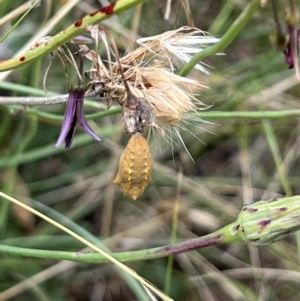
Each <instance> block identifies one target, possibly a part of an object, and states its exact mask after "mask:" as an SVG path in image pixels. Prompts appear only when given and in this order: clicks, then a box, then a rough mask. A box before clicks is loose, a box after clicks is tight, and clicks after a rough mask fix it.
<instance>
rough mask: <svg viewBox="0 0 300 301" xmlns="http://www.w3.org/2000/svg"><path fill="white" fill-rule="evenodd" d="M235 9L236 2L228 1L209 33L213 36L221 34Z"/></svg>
mask: <svg viewBox="0 0 300 301" xmlns="http://www.w3.org/2000/svg"><path fill="white" fill-rule="evenodd" d="M233 9H234V1H232V0H227V1H226V2H225V3H224V5H223V7H222V9H221V11H220V13H219V15H218V16H217V18H216V19H215V20H214V21H213V23H212V24H211V26H210V27H209V30H208V32H209V33H210V34H212V35H216V34H218V33H219V32H220V30H221V29H222V27H224V24H225V23H226V22H227V20H228V18H229V16H230V14H231V12H232V10H233Z"/></svg>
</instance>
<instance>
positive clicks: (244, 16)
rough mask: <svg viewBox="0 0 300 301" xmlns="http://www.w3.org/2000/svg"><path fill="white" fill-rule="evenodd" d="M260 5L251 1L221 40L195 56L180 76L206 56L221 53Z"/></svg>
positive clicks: (258, 0)
mask: <svg viewBox="0 0 300 301" xmlns="http://www.w3.org/2000/svg"><path fill="white" fill-rule="evenodd" d="M259 5H260V0H252V1H251V2H250V3H249V4H248V5H247V6H246V7H245V9H244V10H243V11H242V13H241V14H240V15H239V17H238V18H237V19H236V21H235V22H233V24H232V25H231V27H230V28H229V29H228V30H227V32H226V33H225V34H224V36H223V37H222V39H221V40H220V41H219V42H218V43H216V44H215V45H213V46H211V47H207V48H205V49H204V50H202V51H200V52H198V53H197V54H195V55H194V56H193V57H192V59H191V60H190V61H189V62H188V63H187V64H186V65H185V66H184V68H183V69H182V70H181V72H180V75H181V76H187V75H188V74H189V73H190V72H191V70H192V69H193V68H194V67H195V66H196V65H197V64H198V63H199V62H200V61H202V60H203V59H205V58H206V57H208V56H212V55H214V54H216V53H218V52H222V51H223V50H224V49H225V48H226V47H227V46H228V45H229V44H230V43H231V42H232V40H233V39H234V38H235V37H236V36H237V34H238V33H239V32H240V31H241V30H242V29H243V28H244V26H245V25H246V24H247V23H248V21H249V20H250V19H251V18H252V17H253V15H254V13H255V12H256V11H257V9H258V8H259Z"/></svg>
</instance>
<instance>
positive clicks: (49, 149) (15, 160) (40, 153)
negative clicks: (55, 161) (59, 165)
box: [0, 128, 111, 168]
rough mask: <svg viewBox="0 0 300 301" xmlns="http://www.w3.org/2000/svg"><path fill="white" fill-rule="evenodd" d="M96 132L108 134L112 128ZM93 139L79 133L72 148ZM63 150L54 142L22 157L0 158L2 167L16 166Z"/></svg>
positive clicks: (103, 134) (101, 134)
mask: <svg viewBox="0 0 300 301" xmlns="http://www.w3.org/2000/svg"><path fill="white" fill-rule="evenodd" d="M95 132H96V134H98V135H100V136H106V135H109V134H111V128H105V129H101V130H98V131H95ZM93 141H94V140H93V138H92V137H90V136H89V135H87V134H86V133H83V134H80V135H77V136H76V137H75V138H74V142H73V144H72V149H74V148H77V147H80V146H84V145H87V144H90V143H91V142H93ZM62 152H65V149H64V148H54V147H53V144H50V145H46V146H43V147H40V148H37V149H34V150H32V151H28V152H24V153H23V154H22V156H21V157H20V156H14V157H11V156H7V157H2V158H0V168H3V167H9V166H14V165H16V164H18V165H19V164H23V163H27V162H31V161H32V160H34V161H36V160H40V159H43V158H49V156H51V155H54V154H59V153H62Z"/></svg>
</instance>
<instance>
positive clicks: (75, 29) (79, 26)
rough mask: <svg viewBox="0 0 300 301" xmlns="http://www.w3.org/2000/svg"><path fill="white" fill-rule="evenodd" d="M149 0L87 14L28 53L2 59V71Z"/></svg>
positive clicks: (123, 1) (124, 1)
mask: <svg viewBox="0 0 300 301" xmlns="http://www.w3.org/2000/svg"><path fill="white" fill-rule="evenodd" d="M148 1H149V0H119V1H116V2H114V3H112V4H110V5H109V6H107V7H105V8H101V9H99V10H98V11H96V12H94V13H92V14H89V15H87V16H85V17H84V18H82V19H79V20H77V21H76V22H74V24H72V25H71V26H69V27H68V28H66V29H65V30H63V31H61V32H60V33H58V34H57V35H56V36H54V37H53V38H51V39H50V40H48V41H47V42H45V43H42V44H41V45H37V47H35V48H33V49H30V50H28V51H27V52H26V53H24V54H22V55H20V56H18V57H15V58H12V59H9V60H5V61H0V71H6V70H12V69H16V68H19V67H22V66H24V64H28V63H30V62H32V61H34V60H36V59H37V58H39V57H42V56H45V55H47V54H48V53H50V52H52V51H54V50H55V49H57V48H58V47H59V46H61V45H63V44H65V43H67V42H69V41H70V40H71V39H72V38H74V37H76V36H77V35H79V34H81V33H82V32H84V30H85V28H86V27H87V26H89V25H94V24H98V23H100V22H102V21H104V20H106V19H108V18H109V17H111V16H112V15H113V14H119V13H121V12H123V11H125V10H127V9H129V8H131V7H133V6H135V5H138V4H141V3H145V2H148Z"/></svg>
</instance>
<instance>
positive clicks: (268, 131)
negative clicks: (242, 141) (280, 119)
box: [262, 119, 293, 196]
mask: <svg viewBox="0 0 300 301" xmlns="http://www.w3.org/2000/svg"><path fill="white" fill-rule="evenodd" d="M262 124H263V128H264V131H265V135H266V137H267V141H268V144H269V147H270V150H271V152H272V155H273V159H274V161H275V164H276V168H277V173H278V175H279V178H280V181H281V184H282V187H283V189H284V191H285V193H286V195H287V196H292V195H293V191H292V187H291V185H290V183H289V180H288V177H287V174H286V170H285V167H284V165H283V162H282V159H281V155H280V150H279V145H278V142H277V139H276V136H275V134H274V131H273V129H272V125H271V122H270V121H269V120H265V119H264V120H263V121H262Z"/></svg>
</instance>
